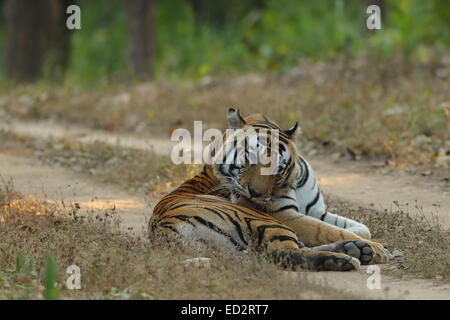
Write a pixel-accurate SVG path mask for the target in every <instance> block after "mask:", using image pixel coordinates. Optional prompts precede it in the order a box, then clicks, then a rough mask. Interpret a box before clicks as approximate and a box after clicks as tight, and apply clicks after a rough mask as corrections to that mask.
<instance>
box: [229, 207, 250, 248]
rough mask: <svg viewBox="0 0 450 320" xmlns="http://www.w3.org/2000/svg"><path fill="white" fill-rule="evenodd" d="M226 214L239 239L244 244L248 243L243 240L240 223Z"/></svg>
mask: <svg viewBox="0 0 450 320" xmlns="http://www.w3.org/2000/svg"><path fill="white" fill-rule="evenodd" d="M226 216H227V217H228V219H229V220H230V222H231V223H232V224H233V225H234V228H235V229H236V231H237V233H238V235H239V238H240V239H241V241H242V242H243V243H245V245H248V243H247V241H246V240H245V237H244V233H243V232H242V228H241V226H240V224H239V223H238V222H237V221H236V220H234V219H233V218H231V216H230V215H229V214H226Z"/></svg>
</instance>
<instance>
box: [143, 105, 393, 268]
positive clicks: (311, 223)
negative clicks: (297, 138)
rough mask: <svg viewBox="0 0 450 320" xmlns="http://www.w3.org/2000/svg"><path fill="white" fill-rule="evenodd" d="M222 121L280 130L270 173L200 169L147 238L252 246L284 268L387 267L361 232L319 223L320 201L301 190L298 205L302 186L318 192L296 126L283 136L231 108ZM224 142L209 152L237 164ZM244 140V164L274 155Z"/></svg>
mask: <svg viewBox="0 0 450 320" xmlns="http://www.w3.org/2000/svg"><path fill="white" fill-rule="evenodd" d="M227 115H228V123H229V128H230V129H242V130H244V131H245V130H246V129H252V130H256V131H257V134H259V133H258V132H259V131H262V130H261V129H272V130H276V131H277V133H278V140H277V142H278V144H277V145H278V148H276V149H277V150H273V155H276V159H277V161H276V168H275V171H274V172H273V173H271V174H265V175H262V174H260V172H261V169H263V168H264V167H267V164H262V163H258V162H256V163H246V161H243V162H233V161H225V163H223V162H220V161H217V162H213V163H211V164H205V165H204V166H203V169H202V171H201V172H200V173H199V174H197V175H196V176H194V177H193V178H191V179H189V180H187V181H186V182H184V183H182V184H181V185H180V186H179V187H177V188H176V189H175V190H173V191H172V192H170V193H168V194H167V195H165V196H164V197H163V198H162V199H161V200H160V201H159V202H158V203H157V204H156V206H155V207H154V209H153V214H152V216H151V217H150V220H149V224H148V230H149V235H150V236H152V235H156V234H157V235H163V236H167V237H169V238H171V239H172V238H181V239H184V240H188V241H202V242H207V243H210V244H211V245H213V246H216V247H221V248H225V249H229V250H237V251H242V250H246V249H247V248H249V247H255V248H256V249H258V250H260V251H262V252H264V253H265V254H266V255H267V256H268V257H269V258H270V259H272V261H274V262H275V263H277V264H280V265H281V266H283V267H291V268H297V267H299V268H302V269H307V270H312V271H350V270H357V269H358V268H359V267H360V265H361V264H374V263H385V262H387V261H388V258H389V255H388V252H387V250H386V249H385V248H384V247H383V245H381V244H380V243H376V242H372V241H371V240H370V239H368V238H370V232H368V228H367V227H365V226H364V225H362V224H359V223H357V222H356V221H353V220H350V219H347V218H344V217H338V216H336V217H337V219H336V218H334V219H336V220H339V223H343V224H344V225H345V227H347V228H342V227H339V226H337V225H333V224H331V223H330V220H329V219H325V217H324V218H322V219H320V218H321V217H322V215H323V214H324V213H325V212H326V210H324V209H323V207H321V206H324V204H323V198H322V203H321V202H320V199H317V200H315V198H316V196H315V197H314V199H313V200H310V197H308V192H305V191H304V190H300V193H299V194H300V198H299V199H300V201H297V200H296V199H297V194H296V193H295V192H296V191H297V190H298V189H302V188H304V187H305V186H307V187H309V188H310V190H309V192H311V191H312V192H314V191H316V190H319V189H316V183H315V182H314V184H312V186H311V181H310V180H311V177H313V175H312V173H311V172H312V170H311V168H310V166H309V165H308V164H307V163H306V161H305V162H303V161H301V160H299V159H300V158H301V156H300V155H299V153H298V151H297V149H296V147H295V143H294V141H293V137H294V134H295V132H296V131H297V129H298V124H295V125H294V126H293V127H292V128H290V129H288V130H285V131H283V130H281V129H280V127H279V126H278V125H277V124H276V123H275V122H273V121H271V120H269V119H268V118H267V117H265V116H264V115H261V114H253V115H249V116H247V117H245V118H243V117H241V116H240V114H239V110H236V109H233V108H230V109H229V110H228V114H227ZM269 132H271V131H269ZM225 141H227V142H226V143H225V144H222V145H221V146H218V145H216V146H215V147H214V148H213V149H214V152H215V154H216V156H218V155H220V156H221V157H225V158H228V159H226V160H229V159H230V157H231V158H234V159H235V158H236V153H235V152H234V151H235V148H234V147H236V141H235V140H232V139H231V140H230V139H229V140H225ZM244 141H245V143H246V144H247V146H248V145H249V144H252V143H253V147H255V144H256V149H255V148H253V149H252V148H246V149H245V152H244V153H243V154H244V155H245V157H247V158H248V157H251V156H252V153H251V152H249V149H252V150H259V149H266V151H268V150H269V149H271V146H270V145H269V144H266V145H265V147H264V148H263V147H262V146H263V145H264V144H263V143H261V141H260V140H259V136H257V137H256V139H255V137H254V136H253V137H251V136H250V137H249V138H248V139H245V140H244ZM230 143H231V147H230ZM253 155H254V154H253ZM301 159H303V158H301ZM222 160H223V159H222ZM317 188H318V187H317ZM293 192H294V193H293ZM319 193H320V191H319ZM320 197H321V195H320ZM320 197H319V198H320ZM293 200H295V201H293ZM304 202H306V204H305V203H304ZM301 210H303V211H301ZM320 210H324V211H323V212H322V214H321V215H320V216H319V215H318V214H317V213H316V212H319V211H320ZM302 212H305V213H308V214H310V213H314V215H307V214H304V213H302ZM327 215H332V214H331V213H327ZM317 217H318V218H317ZM332 217H334V215H333V216H332ZM341 219H345V220H341ZM340 221H344V222H340ZM336 223H337V222H336ZM350 228H353V229H350ZM352 230H353V231H357V232H359V233H360V234H359V235H358V234H357V233H355V232H353V231H352Z"/></svg>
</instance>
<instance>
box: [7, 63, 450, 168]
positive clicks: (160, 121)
mask: <svg viewBox="0 0 450 320" xmlns="http://www.w3.org/2000/svg"><path fill="white" fill-rule="evenodd" d="M449 68H450V66H448V65H423V66H411V65H405V64H404V63H402V61H392V62H391V64H389V65H387V64H383V65H381V64H379V63H378V64H377V63H374V62H368V61H358V60H355V61H352V62H349V61H345V60H339V61H335V62H333V63H328V64H324V63H309V62H304V63H302V64H301V65H300V66H299V67H297V68H295V69H292V70H290V71H289V72H287V73H286V74H284V75H282V76H281V75H248V76H242V77H238V78H231V79H213V80H212V81H206V82H204V83H192V82H188V83H167V82H157V83H144V84H140V85H136V86H132V87H126V86H121V85H116V86H111V87H108V88H104V89H102V90H99V89H97V90H96V91H83V92H77V91H75V90H74V89H68V88H48V87H46V86H33V87H16V88H13V89H11V88H3V89H0V92H1V93H2V99H1V100H0V110H2V109H3V110H5V111H6V112H7V113H9V114H11V115H13V116H15V117H19V118H54V119H59V120H61V121H66V122H70V123H80V124H83V125H88V126H90V127H95V128H102V129H106V130H120V131H137V132H147V133H151V134H156V135H159V136H164V137H167V136H168V135H169V134H170V132H171V131H172V130H173V129H174V128H178V127H184V128H188V129H189V128H191V127H192V125H193V121H194V120H203V121H204V122H205V123H206V125H207V126H208V127H223V125H224V124H225V119H226V117H225V110H226V108H228V107H229V106H238V107H239V108H241V109H242V111H243V113H244V114H247V113H252V112H263V113H265V114H267V115H268V116H270V117H272V118H274V119H275V120H277V121H279V122H280V123H281V124H282V125H283V126H286V127H287V126H290V125H291V124H292V123H293V122H294V121H295V120H296V119H299V120H300V123H301V126H302V128H303V131H304V134H305V137H306V138H307V139H309V140H311V141H317V142H321V143H327V144H328V145H332V146H334V148H335V149H337V150H341V151H345V150H346V149H350V150H351V152H353V153H355V154H357V155H362V156H381V157H383V158H386V159H389V160H390V164H391V165H394V166H402V165H416V166H424V167H430V168H432V167H445V168H448V166H449V165H450V160H449V159H450V158H449V155H450V91H449V90H448V88H449V87H450V78H449V77H448V74H449V72H448V70H449Z"/></svg>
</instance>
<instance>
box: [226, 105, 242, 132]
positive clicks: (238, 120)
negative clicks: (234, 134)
mask: <svg viewBox="0 0 450 320" xmlns="http://www.w3.org/2000/svg"><path fill="white" fill-rule="evenodd" d="M227 116H228V126H229V127H230V128H231V129H239V128H242V127H243V126H244V124H245V120H244V119H243V118H242V117H241V115H240V114H239V109H233V108H229V109H228V113H227Z"/></svg>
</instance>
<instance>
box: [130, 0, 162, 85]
mask: <svg viewBox="0 0 450 320" xmlns="http://www.w3.org/2000/svg"><path fill="white" fill-rule="evenodd" d="M124 5H125V11H126V17H127V24H128V31H129V55H128V62H129V63H128V65H129V68H130V71H131V73H132V74H133V76H134V77H136V78H139V79H141V80H146V79H149V78H151V77H152V75H153V60H154V44H155V23H154V15H153V14H154V6H155V0H124Z"/></svg>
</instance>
